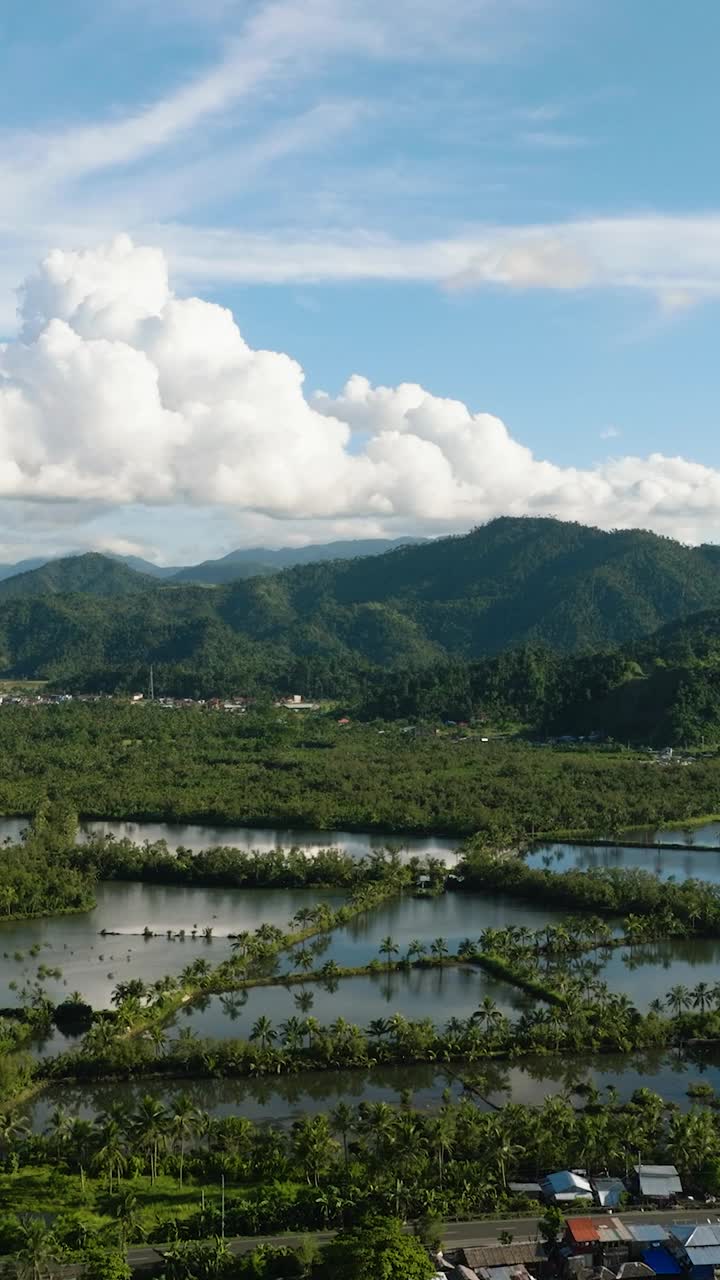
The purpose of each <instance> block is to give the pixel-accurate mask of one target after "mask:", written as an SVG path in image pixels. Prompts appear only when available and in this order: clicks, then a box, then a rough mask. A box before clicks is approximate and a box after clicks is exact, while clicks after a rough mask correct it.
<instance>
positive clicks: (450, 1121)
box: [430, 1110, 455, 1186]
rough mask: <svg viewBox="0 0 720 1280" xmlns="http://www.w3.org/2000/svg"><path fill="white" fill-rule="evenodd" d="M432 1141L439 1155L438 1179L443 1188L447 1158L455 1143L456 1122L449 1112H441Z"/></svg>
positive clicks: (433, 1130)
mask: <svg viewBox="0 0 720 1280" xmlns="http://www.w3.org/2000/svg"><path fill="white" fill-rule="evenodd" d="M430 1141H431V1143H432V1145H433V1146H434V1148H435V1153H436V1155H437V1162H438V1177H439V1179H440V1186H442V1185H443V1179H444V1175H445V1157H446V1156H447V1155H449V1153H450V1152H451V1151H452V1148H453V1144H454V1142H455V1121H454V1118H453V1116H452V1114H451V1113H450V1112H449V1111H447V1110H444V1111H441V1112H440V1115H439V1116H438V1117H437V1119H436V1120H435V1123H434V1124H433V1126H432V1129H431V1133H430Z"/></svg>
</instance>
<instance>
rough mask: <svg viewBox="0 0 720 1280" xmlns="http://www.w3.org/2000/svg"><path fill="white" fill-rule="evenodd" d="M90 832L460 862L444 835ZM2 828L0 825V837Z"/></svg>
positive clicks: (102, 827) (138, 839)
mask: <svg viewBox="0 0 720 1280" xmlns="http://www.w3.org/2000/svg"><path fill="white" fill-rule="evenodd" d="M83 830H84V831H86V832H88V834H100V835H112V836H115V838H116V840H122V839H128V840H132V841H133V842H134V843H135V844H142V843H143V841H144V840H150V841H155V840H166V841H167V844H168V846H169V848H171V849H177V848H178V847H179V846H180V845H182V846H183V848H186V849H194V850H196V851H198V850H201V849H212V848H214V847H216V846H217V845H228V846H230V847H232V848H236V849H245V850H247V851H252V850H261V851H265V852H267V851H268V850H270V849H292V848H293V847H296V848H298V849H302V850H303V851H305V852H306V853H308V854H313V853H317V851H318V850H319V849H330V848H333V849H342V850H343V852H344V853H348V854H350V856H351V857H353V858H364V857H367V855H368V853H370V852H371V851H372V850H373V849H385V848H386V847H387V846H388V845H390V846H391V847H392V848H396V849H398V850H400V852H401V855H402V856H403V858H405V859H408V858H411V857H418V858H426V857H432V858H439V859H441V860H442V861H443V862H444V863H446V864H447V865H449V866H454V864H455V862H456V861H457V858H456V852H455V851H456V849H457V847H458V845H459V843H460V842H459V840H457V839H452V838H449V837H448V838H446V837H443V836H392V835H366V834H364V833H363V832H356V831H294V830H291V829H286V828H277V829H271V828H260V827H211V826H203V825H200V824H182V823H173V822H86V823H84V824H83ZM2 833H3V829H2V826H1V825H0V835H2Z"/></svg>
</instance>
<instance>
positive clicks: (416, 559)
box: [0, 518, 720, 698]
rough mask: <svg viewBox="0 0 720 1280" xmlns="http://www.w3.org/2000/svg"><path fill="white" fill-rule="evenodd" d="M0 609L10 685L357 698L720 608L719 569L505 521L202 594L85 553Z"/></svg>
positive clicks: (603, 536) (582, 533)
mask: <svg viewBox="0 0 720 1280" xmlns="http://www.w3.org/2000/svg"><path fill="white" fill-rule="evenodd" d="M103 564H104V565H105V567H106V568H105V571H103V570H102V565H103ZM13 584H14V585H13ZM138 586H139V587H140V588H143V587H144V589H141V590H137V588H138ZM57 592H61V594H56V593H57ZM62 592H65V593H66V594H62ZM67 593H71V594H67ZM103 594H104V595H105V596H106V597H107V596H111V597H112V601H110V600H108V599H107V598H105V599H103V598H102V596H103ZM0 595H4V597H5V599H4V603H3V605H2V608H1V609H0V655H1V657H2V666H1V668H0V674H1V673H4V674H5V675H7V676H10V677H27V678H35V677H47V678H50V679H53V680H55V681H57V682H59V683H62V684H65V685H71V686H73V687H83V688H86V689H92V688H103V689H114V688H116V687H122V688H128V687H130V686H132V685H133V684H137V683H138V681H140V682H141V684H142V685H144V684H145V680H146V674H147V667H148V664H149V663H150V662H152V663H153V664H154V665H155V668H156V675H157V680H158V687H159V688H163V689H165V690H166V691H167V692H169V693H175V694H181V693H210V692H212V693H216V692H230V691H232V690H233V689H236V690H240V691H242V692H252V691H254V690H258V689H265V690H269V689H274V690H279V691H282V690H287V689H291V688H292V687H293V686H294V687H296V688H298V687H299V688H300V689H302V690H303V691H305V692H307V693H311V694H313V695H314V696H323V695H327V696H340V697H349V696H352V697H354V698H357V697H358V696H362V695H363V693H364V692H365V689H366V684H367V680H368V678H369V677H370V676H372V675H373V672H374V671H375V670H376V669H377V668H382V667H388V668H393V669H394V670H397V671H405V670H408V669H413V668H422V667H425V666H428V665H431V664H433V663H437V662H439V661H442V660H447V659H448V658H450V657H452V658H455V659H461V660H463V661H468V660H475V659H477V658H480V657H482V656H483V655H492V654H497V653H500V652H503V651H505V650H507V649H510V648H517V647H522V646H524V645H531V646H539V645H541V646H544V647H547V648H549V649H550V650H552V651H557V652H564V653H571V652H578V651H598V650H606V649H608V648H612V647H614V646H616V645H618V644H622V643H627V642H629V641H632V640H634V639H637V638H639V637H643V636H646V635H648V634H649V633H650V632H652V631H653V630H654V629H655V628H657V627H658V626H660V625H662V624H663V623H666V622H668V621H670V620H672V619H675V618H678V617H682V616H685V615H687V614H689V613H691V612H693V611H694V610H698V609H700V608H707V607H708V606H709V605H712V604H717V603H719V602H720V565H719V564H718V562H717V559H716V557H714V556H712V555H709V554H708V553H707V550H706V549H702V548H700V549H693V548H688V547H683V546H681V545H680V544H679V543H676V542H672V541H671V540H670V539H666V538H659V537H657V536H656V535H654V534H650V533H643V532H641V531H638V530H631V531H628V532H616V533H603V532H601V531H600V530H598V529H590V528H586V527H584V526H582V525H575V524H564V523H562V522H561V521H557V520H550V519H538V520H531V519H509V518H507V519H500V520H494V521H492V522H491V523H490V524H489V525H486V526H484V527H483V528H480V529H476V530H474V531H473V532H472V533H470V534H467V535H466V536H464V537H457V538H444V539H440V540H437V541H434V542H428V543H423V544H421V545H419V546H405V547H400V548H398V549H396V550H394V551H389V552H387V553H386V554H384V555H381V556H377V555H373V556H364V557H360V558H356V559H352V560H336V561H325V562H320V563H315V564H304V565H298V566H296V567H295V568H292V569H287V570H284V571H282V572H280V573H276V574H273V575H272V576H266V577H260V578H253V579H250V580H245V581H238V582H235V583H233V584H231V585H226V586H219V587H216V588H213V589H212V590H208V589H207V588H204V589H202V588H200V587H195V586H190V585H182V582H175V581H174V580H159V579H144V578H143V577H142V576H139V575H134V574H133V572H132V571H131V570H129V569H128V568H127V567H126V566H124V565H122V564H119V563H118V562H117V561H113V560H110V559H107V558H106V559H105V561H103V560H102V557H98V556H89V557H88V556H85V557H77V558H73V559H70V560H66V561H61V562H57V563H55V564H51V565H48V566H45V567H44V568H42V569H40V570H37V571H35V572H34V573H30V574H26V575H23V576H22V577H19V578H12V579H8V580H6V582H5V583H2V584H0ZM8 597H10V598H8ZM18 597H19V598H18Z"/></svg>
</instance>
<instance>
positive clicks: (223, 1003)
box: [220, 988, 248, 1022]
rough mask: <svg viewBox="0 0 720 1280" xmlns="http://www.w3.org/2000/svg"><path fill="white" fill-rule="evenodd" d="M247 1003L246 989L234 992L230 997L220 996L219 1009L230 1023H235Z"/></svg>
mask: <svg viewBox="0 0 720 1280" xmlns="http://www.w3.org/2000/svg"><path fill="white" fill-rule="evenodd" d="M247 1002H248V992H247V988H242V989H241V990H240V991H234V992H232V994H230V995H226V996H220V1008H221V1009H222V1011H223V1013H224V1014H225V1016H226V1017H227V1018H229V1019H230V1021H231V1022H237V1020H238V1018H239V1017H240V1014H241V1013H242V1011H243V1009H244V1008H245V1005H246V1004H247Z"/></svg>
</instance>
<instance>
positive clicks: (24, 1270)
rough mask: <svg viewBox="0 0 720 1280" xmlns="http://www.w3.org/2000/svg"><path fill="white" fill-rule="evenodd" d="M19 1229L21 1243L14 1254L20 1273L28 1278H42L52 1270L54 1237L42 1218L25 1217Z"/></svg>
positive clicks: (37, 1279) (55, 1244) (32, 1279)
mask: <svg viewBox="0 0 720 1280" xmlns="http://www.w3.org/2000/svg"><path fill="white" fill-rule="evenodd" d="M21 1231H22V1244H21V1246H20V1248H19V1249H18V1251H17V1254H16V1255H15V1256H16V1259H17V1261H18V1263H19V1268H18V1269H19V1271H20V1274H21V1275H22V1276H27V1277H28V1280H42V1277H43V1276H48V1275H50V1273H51V1270H52V1263H53V1262H54V1259H55V1254H54V1250H55V1249H56V1247H57V1242H56V1240H55V1237H54V1235H53V1233H52V1231H50V1230H49V1229H48V1227H47V1226H46V1225H45V1223H44V1222H43V1220H42V1218H32V1217H26V1218H25V1219H24V1220H23V1223H22V1226H21Z"/></svg>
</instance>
